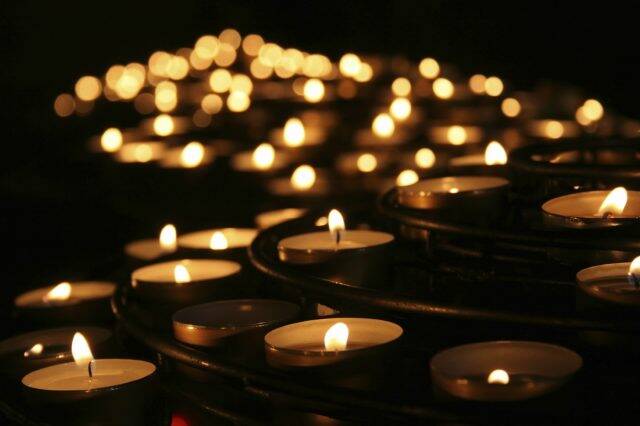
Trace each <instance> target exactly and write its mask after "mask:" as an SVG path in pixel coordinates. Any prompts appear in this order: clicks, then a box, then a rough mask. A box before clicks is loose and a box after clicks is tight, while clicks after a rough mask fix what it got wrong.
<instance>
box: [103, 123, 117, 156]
mask: <svg viewBox="0 0 640 426" xmlns="http://www.w3.org/2000/svg"><path fill="white" fill-rule="evenodd" d="M100 146H101V147H102V149H103V150H104V151H106V152H116V151H117V150H119V149H120V148H121V147H122V132H121V131H120V130H119V129H117V128H115V127H110V128H108V129H107V130H105V131H104V132H103V133H102V136H101V137H100Z"/></svg>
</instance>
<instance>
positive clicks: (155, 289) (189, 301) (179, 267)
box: [131, 259, 242, 309]
mask: <svg viewBox="0 0 640 426" xmlns="http://www.w3.org/2000/svg"><path fill="white" fill-rule="evenodd" d="M241 269H242V268H241V266H240V264H239V263H236V262H230V261H227V260H208V259H183V260H175V261H170V262H163V263H156V264H153V265H148V266H144V267H142V268H139V269H136V270H135V271H133V273H132V274H131V287H132V288H133V290H134V291H135V293H136V294H137V295H138V296H139V297H140V299H141V300H142V301H143V302H144V303H145V305H147V306H148V307H149V308H151V309H154V308H156V307H157V308H159V309H163V308H178V307H184V306H188V305H193V304H196V303H201V302H204V301H210V300H216V299H229V298H232V297H236V296H238V295H239V294H241V289H242V283H241V282H240V281H241V280H240V271H241ZM178 281H179V282H178Z"/></svg>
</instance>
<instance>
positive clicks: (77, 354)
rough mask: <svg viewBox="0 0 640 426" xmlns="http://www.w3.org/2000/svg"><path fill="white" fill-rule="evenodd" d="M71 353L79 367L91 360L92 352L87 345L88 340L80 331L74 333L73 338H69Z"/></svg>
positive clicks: (84, 365)
mask: <svg viewBox="0 0 640 426" xmlns="http://www.w3.org/2000/svg"><path fill="white" fill-rule="evenodd" d="M71 355H72V356H73V360H74V361H75V363H76V365H78V366H80V367H86V366H87V365H89V363H90V362H91V361H93V354H92V353H91V348H90V347H89V342H87V339H85V337H84V336H83V335H82V333H75V334H74V335H73V340H71Z"/></svg>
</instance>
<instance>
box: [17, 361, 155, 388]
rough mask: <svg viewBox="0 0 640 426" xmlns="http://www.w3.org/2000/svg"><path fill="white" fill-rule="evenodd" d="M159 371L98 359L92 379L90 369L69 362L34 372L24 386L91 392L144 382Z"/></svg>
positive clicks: (149, 366)
mask: <svg viewBox="0 0 640 426" xmlns="http://www.w3.org/2000/svg"><path fill="white" fill-rule="evenodd" d="M155 370H156V367H155V366H154V365H153V364H151V363H149V362H146V361H140V360H134V359H98V360H95V361H94V364H93V378H89V373H88V370H87V367H80V366H78V365H77V364H76V363H75V362H68V363H65V364H57V365H53V366H50V367H46V368H42V369H40V370H36V371H34V372H31V373H29V374H27V375H26V376H24V377H23V378H22V383H23V384H24V385H25V386H28V387H30V388H34V389H42V390H49V391H89V390H92V389H100V388H108V387H112V386H119V385H123V384H125V383H130V382H133V381H136V380H140V379H143V378H145V377H147V376H149V375H151V374H153V372H154V371H155Z"/></svg>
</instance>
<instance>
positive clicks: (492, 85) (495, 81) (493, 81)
mask: <svg viewBox="0 0 640 426" xmlns="http://www.w3.org/2000/svg"><path fill="white" fill-rule="evenodd" d="M484 90H485V92H487V95H489V96H500V95H501V94H502V91H503V90H504V83H502V80H500V79H499V78H498V77H495V76H492V77H489V78H487V80H486V81H485V82H484Z"/></svg>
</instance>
